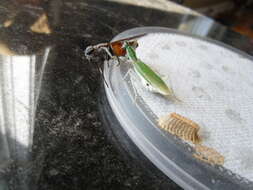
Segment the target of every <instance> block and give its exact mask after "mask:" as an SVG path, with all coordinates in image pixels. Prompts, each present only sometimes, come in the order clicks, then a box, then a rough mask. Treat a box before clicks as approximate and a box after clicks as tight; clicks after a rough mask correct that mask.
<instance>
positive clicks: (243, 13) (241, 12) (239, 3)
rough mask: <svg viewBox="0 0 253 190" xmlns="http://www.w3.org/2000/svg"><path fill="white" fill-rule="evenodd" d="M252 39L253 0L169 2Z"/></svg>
mask: <svg viewBox="0 0 253 190" xmlns="http://www.w3.org/2000/svg"><path fill="white" fill-rule="evenodd" d="M171 1H173V2H175V3H177V4H180V5H183V6H186V7H189V8H191V9H194V10H196V11H198V12H200V13H202V14H204V15H206V16H209V17H212V18H213V19H215V20H216V21H218V22H220V23H222V24H224V25H226V26H229V27H231V28H232V29H233V30H235V31H237V32H239V33H241V34H244V35H247V36H249V37H251V38H253V0H171Z"/></svg>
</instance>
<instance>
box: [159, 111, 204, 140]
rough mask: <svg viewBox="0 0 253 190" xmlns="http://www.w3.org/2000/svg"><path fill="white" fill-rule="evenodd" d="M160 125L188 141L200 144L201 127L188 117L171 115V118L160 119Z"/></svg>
mask: <svg viewBox="0 0 253 190" xmlns="http://www.w3.org/2000/svg"><path fill="white" fill-rule="evenodd" d="M158 124H159V126H160V127H161V128H162V129H164V130H166V131H168V132H170V133H171V134H173V135H176V136H178V137H180V138H182V139H184V140H186V141H191V142H193V143H194V144H198V143H200V137H199V136H198V131H199V125H198V124H197V123H195V122H193V121H192V120H190V119H187V118H186V117H183V116H181V115H179V114H177V113H171V114H170V115H169V116H165V117H161V118H159V120H158Z"/></svg>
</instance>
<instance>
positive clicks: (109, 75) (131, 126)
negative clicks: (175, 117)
mask: <svg viewBox="0 0 253 190" xmlns="http://www.w3.org/2000/svg"><path fill="white" fill-rule="evenodd" d="M156 32H163V33H177V34H181V35H189V34H184V33H181V32H178V31H176V30H172V29H168V28H161V27H141V28H134V29H131V30H127V31H125V32H123V33H121V34H119V35H117V36H116V37H115V38H114V39H113V40H112V41H115V40H118V39H122V38H127V37H131V36H135V35H138V34H142V33H156ZM192 37H194V36H192ZM196 38H199V39H202V40H207V41H209V42H211V43H216V44H218V45H221V46H223V47H225V48H228V49H230V50H232V51H235V52H237V53H239V54H244V56H245V55H246V54H245V53H243V52H241V51H239V50H237V49H235V48H232V47H230V46H227V45H225V44H223V43H220V42H217V41H214V40H210V39H205V38H200V37H196ZM246 56H247V55H246ZM129 67H130V65H128V64H120V66H116V65H113V64H109V65H108V64H105V65H104V77H105V80H106V81H107V83H108V85H109V87H107V86H106V85H104V88H105V92H106V96H107V100H108V102H109V104H110V106H111V108H112V110H113V112H114V114H115V116H116V118H117V119H118V121H119V123H120V125H121V126H122V128H123V129H124V130H125V132H126V133H127V134H128V136H129V137H130V139H131V140H132V141H133V142H134V143H135V144H136V146H137V147H138V148H139V149H140V150H141V151H142V152H143V154H144V155H145V156H146V157H147V158H148V159H149V160H150V161H151V162H152V163H153V164H154V165H155V166H156V167H157V168H158V169H160V170H161V171H162V172H163V173H164V174H166V175H167V176H168V177H169V178H170V179H172V180H173V181H175V182H176V183H177V184H178V185H180V186H181V187H182V188H184V189H194V190H197V189H201V190H203V189H231V190H232V189H252V188H253V183H252V182H251V181H249V180H247V179H245V178H241V177H240V176H238V175H236V174H234V173H232V172H231V171H229V170H227V169H226V168H224V167H221V166H211V165H209V164H206V163H203V162H201V161H199V160H196V159H195V158H193V156H192V153H193V149H192V147H191V146H190V145H188V144H187V143H184V142H183V141H181V140H180V139H177V138H175V137H174V136H172V135H170V134H166V133H164V132H163V131H162V130H160V129H159V128H158V127H157V126H156V119H157V118H156V117H155V116H154V115H153V114H152V112H150V111H149V109H148V108H147V107H145V104H143V102H142V101H141V99H140V98H137V99H134V96H135V95H134V90H133V88H132V86H131V83H130V82H129V81H128V80H127V78H125V75H126V73H127V71H128V69H129Z"/></svg>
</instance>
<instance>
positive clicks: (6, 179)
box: [0, 0, 252, 190]
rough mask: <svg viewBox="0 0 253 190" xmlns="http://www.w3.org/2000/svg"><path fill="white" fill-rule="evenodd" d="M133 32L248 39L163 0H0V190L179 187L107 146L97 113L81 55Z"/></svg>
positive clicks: (243, 45)
mask: <svg viewBox="0 0 253 190" xmlns="http://www.w3.org/2000/svg"><path fill="white" fill-rule="evenodd" d="M138 26H163V27H170V28H175V29H178V30H181V31H185V32H189V33H194V34H196V35H200V36H209V37H211V38H214V39H217V40H220V41H223V42H225V43H228V44H230V45H232V46H235V47H237V48H239V49H242V50H243V51H245V52H247V53H249V54H252V43H251V42H250V40H249V39H247V38H245V37H243V36H240V35H239V34H236V33H234V32H231V31H229V30H227V29H226V28H225V27H223V26H221V25H219V24H217V23H215V22H214V21H213V20H211V19H209V18H206V17H204V16H201V15H199V14H197V13H195V12H193V11H191V10H189V9H186V8H183V7H181V6H178V5H176V4H173V3H170V2H169V1H166V0H156V1H154V0H143V1H138V0H134V1H128V0H107V1H102V0H64V1H61V0H51V1H50V0H44V1H43V0H41V1H39V0H13V1H8V0H4V1H1V3H0V54H1V55H0V128H1V133H0V135H1V138H0V187H1V188H2V189H4V188H5V189H35V188H36V187H37V188H38V189H41V190H43V189H47V190H58V189H59V190H60V189H61V190H64V189H66V190H71V189H73V190H79V189H180V187H178V186H177V185H176V184H175V183H174V182H172V181H171V180H170V179H168V178H167V177H166V176H165V175H163V174H162V173H159V174H157V175H151V173H152V172H150V171H147V170H145V168H144V167H142V166H141V164H136V163H137V162H135V160H136V159H134V158H132V157H131V156H128V152H125V151H122V149H121V148H120V145H119V141H115V140H113V139H114V137H113V135H110V132H108V131H107V130H108V128H106V127H105V126H104V124H103V122H102V120H101V116H100V114H99V108H98V107H99V106H98V105H99V101H100V100H99V97H100V96H101V93H102V92H101V91H100V82H101V81H100V74H99V72H98V70H97V68H96V67H95V66H94V65H92V64H90V63H88V62H87V60H86V59H85V57H84V53H83V50H84V49H85V47H86V46H87V45H90V44H97V43H100V42H106V41H110V40H111V39H112V38H113V36H115V35H116V34H118V33H119V32H122V31H124V30H126V29H130V28H133V27H138ZM27 176H28V177H27ZM7 186H8V187H7Z"/></svg>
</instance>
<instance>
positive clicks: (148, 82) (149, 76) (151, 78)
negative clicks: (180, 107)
mask: <svg viewBox="0 0 253 190" xmlns="http://www.w3.org/2000/svg"><path fill="white" fill-rule="evenodd" d="M124 48H125V49H126V52H127V56H128V59H129V60H130V61H131V62H132V64H133V67H134V70H135V72H136V73H137V75H138V76H139V77H140V78H141V80H142V83H143V85H144V86H145V87H146V88H147V89H148V90H149V91H151V92H155V93H158V94H161V95H163V96H165V97H167V98H169V99H172V100H176V97H175V96H174V93H173V91H172V89H171V88H169V87H168V86H167V84H166V83H165V82H164V81H163V80H162V78H161V77H160V76H159V75H158V74H157V73H155V72H154V71H153V70H152V69H151V68H150V67H149V66H148V65H147V64H145V63H144V62H142V61H141V60H140V59H138V58H137V55H136V52H135V50H134V48H133V47H132V46H130V45H129V43H128V42H125V44H124Z"/></svg>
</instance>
